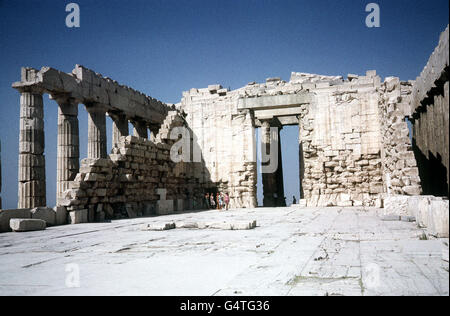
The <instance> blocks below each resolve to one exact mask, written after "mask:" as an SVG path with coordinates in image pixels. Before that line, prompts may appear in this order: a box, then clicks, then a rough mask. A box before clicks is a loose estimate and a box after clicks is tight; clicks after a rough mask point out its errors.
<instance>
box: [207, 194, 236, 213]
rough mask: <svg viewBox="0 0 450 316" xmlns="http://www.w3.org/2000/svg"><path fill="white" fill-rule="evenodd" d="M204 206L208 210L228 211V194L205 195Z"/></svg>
mask: <svg viewBox="0 0 450 316" xmlns="http://www.w3.org/2000/svg"><path fill="white" fill-rule="evenodd" d="M205 204H206V207H207V208H208V209H213V210H215V209H217V210H226V211H228V209H229V205H230V196H229V195H228V193H225V194H223V193H217V194H215V195H214V193H211V194H210V193H206V194H205Z"/></svg>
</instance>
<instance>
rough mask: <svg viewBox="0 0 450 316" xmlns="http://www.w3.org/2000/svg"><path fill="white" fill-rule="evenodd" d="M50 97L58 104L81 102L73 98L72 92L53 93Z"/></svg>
mask: <svg viewBox="0 0 450 316" xmlns="http://www.w3.org/2000/svg"><path fill="white" fill-rule="evenodd" d="M50 99H51V100H54V101H55V102H56V103H58V104H77V105H78V104H79V103H80V102H79V101H78V100H77V99H75V98H73V97H72V95H71V94H70V93H52V94H50Z"/></svg>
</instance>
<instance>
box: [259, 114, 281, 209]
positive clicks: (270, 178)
mask: <svg viewBox="0 0 450 316" xmlns="http://www.w3.org/2000/svg"><path fill="white" fill-rule="evenodd" d="M271 127H277V128H278V131H277V135H276V136H275V137H272V136H271ZM280 131H281V127H280V126H279V125H278V124H276V123H275V122H272V121H263V122H262V127H261V151H262V152H263V153H268V154H269V153H270V156H273V153H271V152H270V150H271V146H270V144H271V142H273V145H275V146H272V147H275V148H272V149H275V150H277V151H278V153H277V155H275V156H274V157H277V159H278V161H272V159H271V160H270V161H265V162H264V161H263V162H262V165H263V167H264V166H266V165H270V164H274V163H276V164H277V169H276V170H275V171H274V172H270V173H269V172H264V168H263V169H262V171H263V173H262V180H263V193H264V200H263V204H264V206H265V207H277V206H286V201H285V199H284V183H283V166H282V156H281V141H280ZM263 157H264V155H263ZM268 169H270V168H268Z"/></svg>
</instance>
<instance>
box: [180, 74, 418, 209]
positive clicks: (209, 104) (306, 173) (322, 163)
mask: <svg viewBox="0 0 450 316" xmlns="http://www.w3.org/2000/svg"><path fill="white" fill-rule="evenodd" d="M393 81H395V82H397V83H398V84H396V85H394V87H393V88H392V89H391V87H389V89H390V90H389V91H387V90H386V87H387V86H389V85H391V84H392V82H393ZM402 87H403V86H402V85H400V82H399V80H398V78H388V82H385V83H383V84H382V83H381V79H380V77H378V76H377V75H376V72H375V71H368V72H367V74H366V76H357V75H348V79H347V80H344V79H343V78H342V77H340V76H321V75H313V74H305V73H293V74H292V77H291V80H290V81H289V82H286V81H283V80H281V79H280V78H269V79H267V81H266V83H262V84H257V83H255V82H251V83H249V84H248V85H247V86H245V87H243V88H240V89H237V90H233V91H228V89H222V87H221V86H220V85H211V86H209V87H208V88H204V89H191V90H190V91H188V92H185V93H184V94H183V98H182V100H181V102H180V103H179V104H178V105H177V107H178V108H179V109H180V110H181V111H184V112H185V113H186V115H187V117H186V119H187V122H188V124H189V126H190V127H191V128H192V130H193V132H194V134H195V135H196V137H197V138H198V144H199V146H200V150H201V152H202V155H203V158H204V160H205V166H206V169H207V170H209V172H210V174H211V175H212V179H214V181H215V182H217V183H219V187H221V188H223V189H224V190H228V191H230V193H231V197H232V199H233V200H234V206H251V205H253V204H254V203H255V199H256V183H257V179H256V175H255V170H256V163H255V162H256V160H255V156H254V152H253V151H254V148H255V144H254V142H255V136H254V135H255V131H254V130H255V128H257V127H261V126H262V121H263V119H262V118H261V117H260V116H263V117H264V118H266V117H265V116H267V115H269V116H270V117H276V118H277V119H279V122H281V125H293V124H298V125H299V131H300V133H299V134H300V135H299V144H300V153H301V157H300V162H299V163H300V165H301V167H300V172H301V175H300V181H301V188H302V191H303V192H302V196H304V198H305V199H306V200H307V202H308V205H309V206H327V205H328V206H333V205H340V206H351V205H367V206H369V205H381V197H382V195H383V194H384V193H386V192H387V187H386V185H385V182H386V181H385V178H386V172H383V170H388V169H389V168H392V166H396V165H397V162H398V161H399V159H398V158H397V157H396V155H398V154H401V155H402V157H401V159H400V160H401V161H402V162H404V163H405V167H407V165H406V163H410V164H411V168H410V169H407V170H406V171H405V173H404V174H403V173H401V174H397V172H393V175H392V176H391V179H394V183H395V184H397V182H396V180H397V179H401V181H404V183H402V184H400V183H398V185H399V187H398V190H397V189H396V193H399V194H415V193H416V192H417V190H420V184H419V182H418V178H417V174H416V173H417V170H414V169H412V168H414V167H415V164H414V163H413V161H412V160H411V159H413V158H414V157H411V151H410V146H411V143H410V141H409V139H408V135H407V134H406V135H404V136H405V137H403V138H401V137H400V138H396V137H394V136H398V135H403V134H405V128H406V131H407V125H406V122H405V121H404V115H403V114H402V113H397V112H395V115H393V114H392V113H390V112H389V111H391V108H390V107H388V103H389V100H391V98H393V97H394V94H399V95H398V98H397V99H396V100H395V102H394V103H391V104H396V103H398V102H401V98H400V96H401V93H402ZM284 95H285V96H289V95H305V100H309V101H304V102H303V103H302V104H298V106H295V108H294V109H292V108H291V109H286V107H283V106H281V104H276V103H273V104H270V102H271V101H270V100H271V99H270V98H271V97H272V99H273V102H277V101H276V100H281V98H279V96H284ZM240 100H253V101H252V102H241V103H242V104H244V107H240V105H239V102H240ZM258 100H261V103H264V106H267V105H269V106H268V110H263V111H262V110H261V109H262V108H263V106H262V105H261V107H260V108H259V109H258V110H253V109H252V108H251V107H252V106H254V104H257V103H258ZM392 100H393V99H392ZM392 100H391V101H392ZM245 104H252V106H248V108H245ZM292 113H294V114H292ZM397 114H398V115H397ZM396 115H397V116H396ZM402 115H403V117H402ZM386 116H388V117H389V119H391V120H392V121H396V122H397V120H401V122H402V123H401V124H400V123H398V124H395V125H394V126H390V127H388V125H389V124H388V123H383V121H384V119H385V117H386ZM387 130H389V133H390V134H389V133H388V132H387ZM388 134H389V135H388ZM393 135H394V136H393ZM397 140H398V141H399V142H400V143H399V144H396V146H397V145H398V147H395V150H394V149H393V148H391V147H392V146H393V143H392V142H394V141H397ZM293 145H294V144H293ZM258 146H259V144H258ZM384 146H387V148H384ZM389 146H391V147H389ZM243 148H244V149H243ZM252 148H253V149H252ZM252 150H253V151H252ZM252 156H253V157H252ZM393 156H395V158H394V157H393ZM384 159H388V160H389V163H386V162H384V161H383V160H384ZM410 160H411V161H410ZM398 166H400V163H398ZM389 170H390V169H389Z"/></svg>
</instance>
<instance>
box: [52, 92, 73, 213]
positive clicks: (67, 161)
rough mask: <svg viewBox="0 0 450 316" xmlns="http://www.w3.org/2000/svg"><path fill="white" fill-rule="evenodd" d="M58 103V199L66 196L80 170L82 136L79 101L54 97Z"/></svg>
mask: <svg viewBox="0 0 450 316" xmlns="http://www.w3.org/2000/svg"><path fill="white" fill-rule="evenodd" d="M53 99H55V100H56V102H57V103H58V160H57V173H56V201H57V204H58V205H59V201H60V200H61V199H63V198H64V192H65V191H66V190H67V189H69V188H70V187H69V185H70V182H71V181H73V180H74V179H75V177H76V175H77V173H78V172H79V170H80V140H79V139H80V136H79V127H78V102H76V101H75V100H73V99H69V98H67V97H53Z"/></svg>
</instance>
